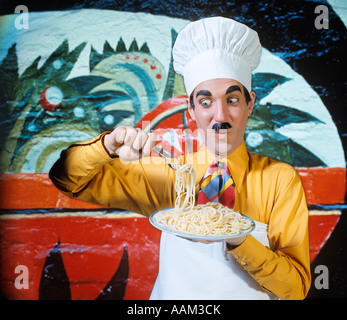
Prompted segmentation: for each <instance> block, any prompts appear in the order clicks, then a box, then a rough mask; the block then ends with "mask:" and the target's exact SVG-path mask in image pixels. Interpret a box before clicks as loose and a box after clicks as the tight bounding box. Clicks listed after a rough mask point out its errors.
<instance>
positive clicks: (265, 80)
mask: <svg viewBox="0 0 347 320" xmlns="http://www.w3.org/2000/svg"><path fill="white" fill-rule="evenodd" d="M288 80H290V78H286V77H283V76H281V75H279V74H275V73H265V72H258V73H255V74H254V75H253V79H252V89H253V91H255V93H256V94H257V99H259V100H261V99H263V98H264V97H266V96H267V95H269V94H270V93H271V91H272V90H273V89H274V88H276V87H277V86H278V85H280V84H283V83H285V82H286V81H288Z"/></svg>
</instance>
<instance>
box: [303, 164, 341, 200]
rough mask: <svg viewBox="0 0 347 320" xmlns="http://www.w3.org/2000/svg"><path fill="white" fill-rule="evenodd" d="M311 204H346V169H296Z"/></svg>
mask: <svg viewBox="0 0 347 320" xmlns="http://www.w3.org/2000/svg"><path fill="white" fill-rule="evenodd" d="M296 170H297V171H298V173H299V175H300V177H301V181H302V184H303V186H304V189H305V193H306V198H307V202H308V203H309V204H335V203H344V200H345V194H346V168H320V167H317V168H296Z"/></svg>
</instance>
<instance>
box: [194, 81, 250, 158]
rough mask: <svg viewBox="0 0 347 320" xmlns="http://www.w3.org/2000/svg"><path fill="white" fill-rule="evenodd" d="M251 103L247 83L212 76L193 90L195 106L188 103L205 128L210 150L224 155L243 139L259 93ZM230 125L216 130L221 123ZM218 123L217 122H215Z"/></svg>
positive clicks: (199, 127) (195, 118)
mask: <svg viewBox="0 0 347 320" xmlns="http://www.w3.org/2000/svg"><path fill="white" fill-rule="evenodd" d="M250 96H251V101H250V102H249V103H248V104H247V102H246V99H245V95H244V91H243V86H242V85H241V84H240V82H238V81H236V80H232V79H212V80H207V81H204V82H202V83H200V84H199V85H198V86H197V87H196V88H195V89H194V92H193V101H194V106H195V107H194V108H193V107H192V106H191V105H190V103H188V110H189V113H190V116H191V117H192V119H193V120H195V121H196V123H197V126H198V129H199V130H201V131H202V134H203V136H204V141H205V144H206V146H207V148H208V150H209V151H210V152H211V153H213V154H215V155H216V156H219V157H221V158H223V157H225V156H227V155H229V154H231V153H232V152H233V151H234V150H236V149H237V147H238V146H239V145H240V144H241V143H242V141H243V138H244V133H245V130H246V124H247V119H248V117H249V116H250V115H251V113H252V110H253V107H254V100H255V93H254V92H253V91H252V92H250ZM216 124H224V125H223V126H225V127H229V128H228V129H224V128H223V129H220V130H219V131H216V130H214V129H212V128H213V127H216V126H218V125H216ZM214 125H215V126H214Z"/></svg>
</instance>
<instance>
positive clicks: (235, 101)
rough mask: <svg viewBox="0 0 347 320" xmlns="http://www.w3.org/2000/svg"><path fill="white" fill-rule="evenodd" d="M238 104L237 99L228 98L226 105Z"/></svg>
mask: <svg viewBox="0 0 347 320" xmlns="http://www.w3.org/2000/svg"><path fill="white" fill-rule="evenodd" d="M238 102H239V98H229V99H228V103H229V104H235V103H238Z"/></svg>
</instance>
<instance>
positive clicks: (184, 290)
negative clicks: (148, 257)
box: [150, 222, 277, 300]
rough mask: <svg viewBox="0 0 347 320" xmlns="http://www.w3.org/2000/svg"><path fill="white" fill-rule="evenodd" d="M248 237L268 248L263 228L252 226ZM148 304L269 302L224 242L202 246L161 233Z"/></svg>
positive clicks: (266, 293)
mask: <svg viewBox="0 0 347 320" xmlns="http://www.w3.org/2000/svg"><path fill="white" fill-rule="evenodd" d="M255 224H256V227H255V229H254V231H253V232H252V236H253V237H254V238H255V239H257V240H258V241H259V242H260V243H262V244H263V245H265V246H269V241H268V238H267V225H266V224H263V223H260V222H255ZM150 299H151V300H237V299H238V300H240V299H243V300H251V299H256V300H263V299H265V300H269V299H277V297H276V296H275V295H273V294H270V293H268V292H265V291H264V290H262V289H261V286H260V285H259V284H258V283H257V282H256V281H255V280H254V279H253V278H252V277H251V276H250V275H249V274H248V273H247V271H245V270H244V269H243V268H242V267H241V266H240V264H239V263H238V262H237V261H236V260H235V259H234V258H233V257H232V256H231V255H230V254H228V253H226V251H225V243H224V242H214V243H210V244H204V243H199V242H193V241H189V240H186V239H182V238H180V237H177V236H174V235H171V234H169V233H167V232H162V234H161V240H160V253H159V273H158V276H157V279H156V282H155V284H154V288H153V291H152V293H151V297H150Z"/></svg>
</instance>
